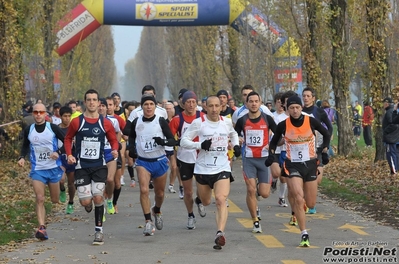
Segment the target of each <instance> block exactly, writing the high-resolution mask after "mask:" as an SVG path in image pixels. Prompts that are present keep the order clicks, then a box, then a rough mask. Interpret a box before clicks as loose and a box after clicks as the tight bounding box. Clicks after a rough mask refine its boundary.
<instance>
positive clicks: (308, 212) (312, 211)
mask: <svg viewBox="0 0 399 264" xmlns="http://www.w3.org/2000/svg"><path fill="white" fill-rule="evenodd" d="M306 213H307V214H315V213H316V207H313V208H308V210H307V211H306Z"/></svg>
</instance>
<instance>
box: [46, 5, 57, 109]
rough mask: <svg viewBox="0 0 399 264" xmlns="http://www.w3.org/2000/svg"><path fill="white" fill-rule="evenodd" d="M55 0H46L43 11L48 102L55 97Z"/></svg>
mask: <svg viewBox="0 0 399 264" xmlns="http://www.w3.org/2000/svg"><path fill="white" fill-rule="evenodd" d="M54 3H55V2H54V1H53V0H45V1H44V4H43V13H44V18H43V20H44V21H45V26H44V27H43V37H44V38H43V39H44V41H43V51H44V58H43V60H44V63H43V69H44V76H45V81H46V82H45V87H46V99H45V100H46V102H47V103H51V102H53V101H54V99H55V94H54V65H53V56H52V53H53V49H54V43H55V39H54V31H53V26H52V18H53V13H54Z"/></svg>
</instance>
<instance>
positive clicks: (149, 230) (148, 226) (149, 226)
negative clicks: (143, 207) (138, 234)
mask: <svg viewBox="0 0 399 264" xmlns="http://www.w3.org/2000/svg"><path fill="white" fill-rule="evenodd" d="M154 232H155V226H154V224H153V223H152V221H148V222H146V223H145V227H144V231H143V235H144V236H153V235H154Z"/></svg>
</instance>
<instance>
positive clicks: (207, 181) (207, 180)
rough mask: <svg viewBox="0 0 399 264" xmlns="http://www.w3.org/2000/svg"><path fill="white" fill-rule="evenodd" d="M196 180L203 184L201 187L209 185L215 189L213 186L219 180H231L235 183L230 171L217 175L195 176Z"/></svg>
mask: <svg viewBox="0 0 399 264" xmlns="http://www.w3.org/2000/svg"><path fill="white" fill-rule="evenodd" d="M194 176H195V180H196V181H197V182H198V183H199V184H201V185H208V186H209V187H211V189H213V185H214V184H215V182H217V181H219V180H224V179H229V180H230V182H231V181H233V180H234V179H233V176H232V175H231V172H229V171H222V172H220V173H217V174H212V175H204V174H195V175H194Z"/></svg>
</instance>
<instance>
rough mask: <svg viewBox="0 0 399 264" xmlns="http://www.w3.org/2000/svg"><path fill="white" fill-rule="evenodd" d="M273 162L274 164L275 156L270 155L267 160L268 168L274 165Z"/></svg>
mask: <svg viewBox="0 0 399 264" xmlns="http://www.w3.org/2000/svg"><path fill="white" fill-rule="evenodd" d="M273 162H274V155H273V154H271V153H269V156H268V157H267V159H266V160H265V165H266V167H270V166H271V165H272V164H273Z"/></svg>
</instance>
